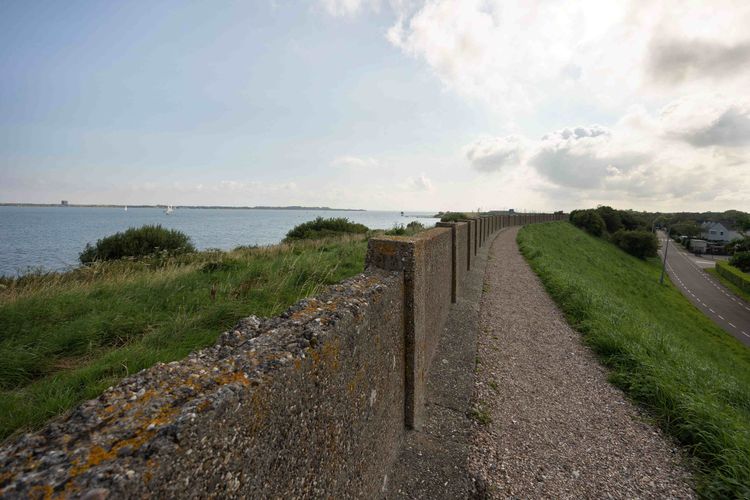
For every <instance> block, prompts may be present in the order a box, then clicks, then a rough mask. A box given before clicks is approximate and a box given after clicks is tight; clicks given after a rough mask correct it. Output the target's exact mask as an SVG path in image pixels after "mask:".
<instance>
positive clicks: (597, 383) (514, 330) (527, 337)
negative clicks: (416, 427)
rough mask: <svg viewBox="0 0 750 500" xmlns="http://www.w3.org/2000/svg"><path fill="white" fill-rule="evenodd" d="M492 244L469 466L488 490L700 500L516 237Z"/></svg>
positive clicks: (493, 493) (664, 441) (671, 448)
mask: <svg viewBox="0 0 750 500" xmlns="http://www.w3.org/2000/svg"><path fill="white" fill-rule="evenodd" d="M517 232H518V230H517V229H515V228H514V229H511V230H509V231H505V232H503V233H502V234H500V235H499V236H498V237H497V238H496V239H495V241H494V243H493V245H492V247H491V248H490V253H489V259H490V260H489V261H488V262H487V267H486V271H485V282H484V293H483V294H482V301H481V311H480V319H479V325H480V333H479V346H478V358H477V362H478V364H477V375H476V378H475V384H474V412H473V413H474V417H475V419H476V420H477V421H478V422H480V423H481V425H478V426H476V427H474V432H473V434H472V437H471V449H470V452H469V470H470V472H471V473H472V475H473V476H474V477H475V479H476V480H477V481H478V483H479V485H480V489H481V490H482V492H483V493H486V496H488V497H490V498H511V497H520V498H694V497H695V493H694V491H693V489H692V487H691V478H690V475H689V473H688V472H687V471H686V469H685V467H684V466H683V465H682V455H681V453H680V450H679V448H677V447H676V445H674V444H673V443H672V442H671V441H669V439H668V438H666V437H664V436H663V435H662V433H661V432H660V431H659V430H658V429H657V428H656V427H654V426H652V425H651V424H649V423H648V422H647V421H646V420H645V419H644V418H643V416H642V414H641V413H640V412H639V410H638V409H637V408H636V407H635V406H634V405H633V404H632V403H630V402H629V401H628V400H627V399H626V398H625V396H624V395H623V393H622V392H621V391H620V390H619V389H617V388H615V387H613V386H612V385H611V384H609V383H608V382H607V372H606V370H605V369H604V368H603V367H602V366H601V365H600V364H599V362H598V361H597V359H596V358H595V356H594V354H593V353H592V352H591V351H590V349H589V348H587V347H586V346H584V345H583V344H582V342H581V338H580V334H579V333H577V332H576V331H574V330H573V329H572V328H571V327H570V326H569V325H568V324H567V323H566V321H565V318H564V317H563V315H562V313H561V312H560V311H559V310H558V309H557V306H556V305H555V304H554V302H553V301H552V299H551V298H550V297H549V296H548V295H547V293H546V291H545V290H544V287H543V286H542V284H541V282H540V281H539V279H538V277H537V276H536V275H535V274H534V273H533V272H532V271H531V269H530V268H529V266H528V264H527V263H526V261H525V260H524V259H523V257H522V256H521V254H520V253H519V251H518V247H517V245H516V234H517Z"/></svg>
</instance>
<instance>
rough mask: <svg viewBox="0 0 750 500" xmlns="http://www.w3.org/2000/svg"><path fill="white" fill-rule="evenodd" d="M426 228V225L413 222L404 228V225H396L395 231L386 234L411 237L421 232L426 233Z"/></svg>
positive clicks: (390, 230)
mask: <svg viewBox="0 0 750 500" xmlns="http://www.w3.org/2000/svg"><path fill="white" fill-rule="evenodd" d="M424 230H425V227H424V224H422V223H421V222H417V221H412V222H410V223H408V224H407V225H406V227H404V225H403V224H396V225H395V226H393V229H389V230H388V231H386V232H385V234H387V235H388V236H411V235H413V234H417V233H419V232H421V231H424Z"/></svg>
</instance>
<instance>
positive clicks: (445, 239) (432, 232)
mask: <svg viewBox="0 0 750 500" xmlns="http://www.w3.org/2000/svg"><path fill="white" fill-rule="evenodd" d="M451 249H452V237H451V230H450V229H449V228H445V227H437V228H435V229H429V230H427V231H423V232H421V233H418V234H417V235H416V236H412V237H398V236H391V237H379V238H373V239H371V240H370V242H369V246H368V250H367V261H366V266H367V268H368V269H372V268H375V267H377V268H380V269H385V270H393V271H400V272H403V273H404V274H403V275H404V335H405V349H406V398H405V402H406V405H405V417H406V425H407V426H408V427H409V428H413V429H419V428H420V427H421V425H422V423H423V421H424V398H425V387H426V380H427V370H428V368H429V366H430V362H431V361H432V358H433V355H434V353H435V349H436V348H437V344H438V341H439V339H440V332H441V331H442V329H443V325H444V324H445V319H446V317H447V316H448V310H449V308H450V304H451V280H452V271H451V262H452V250H451Z"/></svg>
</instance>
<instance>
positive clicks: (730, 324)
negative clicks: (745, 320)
mask: <svg viewBox="0 0 750 500" xmlns="http://www.w3.org/2000/svg"><path fill="white" fill-rule="evenodd" d="M727 323H729V322H728V321H727ZM729 326H731V327H732V328H737V327H736V326H734V325H733V324H732V323H729Z"/></svg>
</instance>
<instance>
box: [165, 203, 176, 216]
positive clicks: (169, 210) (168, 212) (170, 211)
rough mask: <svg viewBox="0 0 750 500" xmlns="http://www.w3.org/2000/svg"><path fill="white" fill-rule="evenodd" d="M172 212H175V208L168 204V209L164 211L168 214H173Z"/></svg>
mask: <svg viewBox="0 0 750 500" xmlns="http://www.w3.org/2000/svg"><path fill="white" fill-rule="evenodd" d="M172 212H174V208H172V205H167V209H166V210H164V213H165V214H167V215H172Z"/></svg>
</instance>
